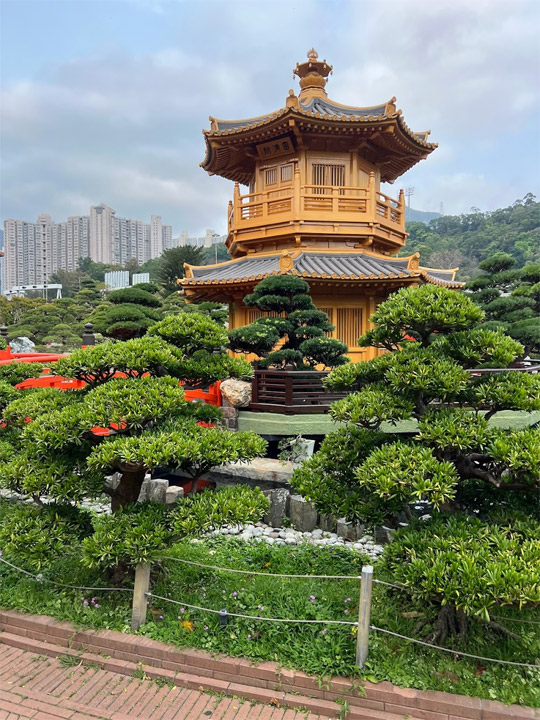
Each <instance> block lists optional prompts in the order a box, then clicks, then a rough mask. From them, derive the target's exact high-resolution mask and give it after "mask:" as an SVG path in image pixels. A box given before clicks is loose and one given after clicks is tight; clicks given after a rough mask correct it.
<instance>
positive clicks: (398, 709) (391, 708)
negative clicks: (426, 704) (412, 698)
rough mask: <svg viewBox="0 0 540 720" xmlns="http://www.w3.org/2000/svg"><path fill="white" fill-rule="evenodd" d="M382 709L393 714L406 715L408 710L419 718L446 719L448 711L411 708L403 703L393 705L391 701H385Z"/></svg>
mask: <svg viewBox="0 0 540 720" xmlns="http://www.w3.org/2000/svg"><path fill="white" fill-rule="evenodd" d="M384 709H385V710H386V712H391V713H394V714H395V715H406V714H407V713H408V712H409V711H410V712H413V713H414V717H415V718H419V720H448V713H444V712H443V713H439V712H434V711H433V710H422V709H420V708H414V709H413V710H411V709H410V708H408V707H405V706H403V705H393V704H392V703H385V705H384Z"/></svg>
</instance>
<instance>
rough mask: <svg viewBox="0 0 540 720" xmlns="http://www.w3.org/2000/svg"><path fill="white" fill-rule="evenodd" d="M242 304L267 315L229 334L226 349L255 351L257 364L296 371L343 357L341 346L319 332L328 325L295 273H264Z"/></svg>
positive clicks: (342, 361)
mask: <svg viewBox="0 0 540 720" xmlns="http://www.w3.org/2000/svg"><path fill="white" fill-rule="evenodd" d="M244 303H245V304H246V305H248V306H249V307H257V308H259V310H262V311H263V312H267V313H271V314H272V315H270V316H268V317H262V318H259V319H258V320H256V321H255V322H254V323H252V324H251V325H246V326H245V327H241V328H237V329H235V330H231V331H230V333H229V340H230V345H231V349H232V350H235V351H236V352H244V353H253V354H255V355H257V356H258V357H259V358H261V360H260V361H259V366H260V367H285V366H286V365H292V366H293V367H294V368H295V369H297V370H301V369H305V368H313V367H315V365H323V366H324V367H329V368H334V367H337V366H338V365H344V364H345V363H347V362H349V359H348V358H347V357H345V356H344V353H345V352H347V346H346V345H345V344H344V343H342V342H340V341H339V340H335V339H334V338H329V337H326V336H325V333H327V332H331V331H332V330H333V329H334V326H333V325H332V324H331V323H330V321H329V320H328V315H327V314H326V313H324V312H322V310H317V308H316V307H315V305H314V304H313V301H312V300H311V297H310V296H309V285H308V283H307V282H306V281H305V280H302V279H301V278H299V277H296V276H295V275H273V276H270V277H267V278H265V279H264V280H261V282H260V283H259V284H258V285H257V286H256V287H255V289H254V291H253V293H251V295H246V297H245V298H244Z"/></svg>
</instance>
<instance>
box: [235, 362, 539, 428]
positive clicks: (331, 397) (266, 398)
mask: <svg viewBox="0 0 540 720" xmlns="http://www.w3.org/2000/svg"><path fill="white" fill-rule="evenodd" d="M467 372H468V373H470V375H471V378H472V379H474V378H475V377H479V376H480V375H492V374H499V373H505V372H526V373H538V372H540V363H538V362H537V361H533V362H532V363H531V364H530V365H523V366H519V367H512V368H483V369H473V370H468V371H467ZM327 375H328V371H318V370H260V369H255V372H254V376H253V381H252V399H251V403H250V405H249V406H248V407H247V410H252V411H255V412H270V413H283V414H284V415H306V414H313V413H326V412H328V410H329V409H330V405H331V404H332V403H333V402H335V401H336V400H340V399H341V398H343V397H346V396H347V395H348V394H349V393H347V392H344V393H332V392H327V391H326V390H325V389H324V386H323V384H322V381H323V380H324V378H325V377H326V376H327ZM434 405H435V406H437V405H438V404H437V403H434ZM451 405H452V403H450V406H451ZM455 405H458V403H455ZM486 409H487V406H486Z"/></svg>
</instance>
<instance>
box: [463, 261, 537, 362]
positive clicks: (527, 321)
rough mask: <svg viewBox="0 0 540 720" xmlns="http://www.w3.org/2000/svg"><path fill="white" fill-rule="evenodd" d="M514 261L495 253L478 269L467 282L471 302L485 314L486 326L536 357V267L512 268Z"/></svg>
mask: <svg viewBox="0 0 540 720" xmlns="http://www.w3.org/2000/svg"><path fill="white" fill-rule="evenodd" d="M515 262H516V261H515V258H513V257H512V255H509V254H508V253H502V252H501V253H496V254H495V255H493V256H492V257H490V258H488V259H487V260H484V261H483V262H481V263H480V265H479V266H478V267H479V268H480V269H481V270H483V271H484V274H483V275H478V277H476V278H475V279H474V280H471V281H470V282H469V283H467V289H468V290H470V291H472V293H473V294H472V299H473V300H474V301H475V302H476V303H477V304H478V305H479V306H480V307H481V308H482V310H483V311H484V312H485V314H486V323H485V325H486V327H489V328H490V329H495V328H500V329H502V330H504V332H505V333H507V334H508V335H510V336H511V337H513V338H514V339H515V340H518V342H520V343H521V344H522V345H523V346H524V354H525V355H528V354H529V353H531V354H533V355H535V356H540V265H525V267H523V268H519V269H516V268H514V265H515Z"/></svg>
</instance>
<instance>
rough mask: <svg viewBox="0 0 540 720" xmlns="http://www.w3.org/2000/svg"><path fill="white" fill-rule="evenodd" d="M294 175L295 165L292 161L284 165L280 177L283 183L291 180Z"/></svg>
mask: <svg viewBox="0 0 540 720" xmlns="http://www.w3.org/2000/svg"><path fill="white" fill-rule="evenodd" d="M292 177H293V166H292V163H287V165H282V166H281V168H280V179H281V182H282V183H286V182H290V181H291V180H292Z"/></svg>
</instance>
